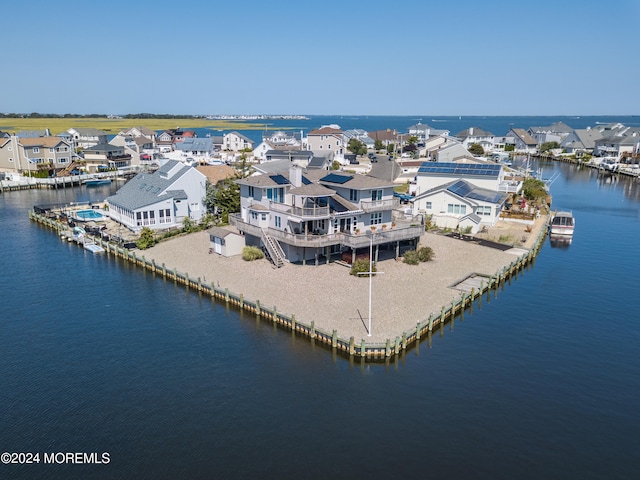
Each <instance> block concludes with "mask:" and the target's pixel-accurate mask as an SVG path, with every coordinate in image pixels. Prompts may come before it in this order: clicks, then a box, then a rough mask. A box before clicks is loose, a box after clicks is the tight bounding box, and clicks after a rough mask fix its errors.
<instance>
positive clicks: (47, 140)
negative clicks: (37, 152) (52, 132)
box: [19, 137, 68, 148]
mask: <svg viewBox="0 0 640 480" xmlns="http://www.w3.org/2000/svg"><path fill="white" fill-rule="evenodd" d="M19 143H20V145H22V146H23V147H49V148H53V147H55V146H57V145H59V144H61V143H64V144H65V145H68V144H67V142H66V141H65V140H64V139H62V138H60V137H27V138H21V139H20V140H19Z"/></svg>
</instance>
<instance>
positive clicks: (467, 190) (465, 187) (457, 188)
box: [414, 179, 509, 205]
mask: <svg viewBox="0 0 640 480" xmlns="http://www.w3.org/2000/svg"><path fill="white" fill-rule="evenodd" d="M444 190H446V191H447V192H449V193H450V194H452V195H456V196H457V197H460V198H464V199H465V200H466V201H468V202H469V203H472V204H474V205H478V202H479V201H480V202H486V203H493V204H495V205H502V204H503V203H504V202H506V201H507V198H509V194H508V193H505V192H497V191H495V190H490V189H488V188H482V187H477V186H475V185H473V184H472V183H469V182H467V181H466V180H462V179H460V180H453V181H451V182H449V183H445V184H444V185H438V186H437V187H434V188H431V189H429V190H427V191H425V192H422V193H421V194H420V195H418V196H416V197H415V198H414V201H415V200H419V199H422V198H425V197H430V196H431V195H433V194H434V193H438V192H441V191H444Z"/></svg>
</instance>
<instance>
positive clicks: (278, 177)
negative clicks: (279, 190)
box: [269, 175, 289, 185]
mask: <svg viewBox="0 0 640 480" xmlns="http://www.w3.org/2000/svg"><path fill="white" fill-rule="evenodd" d="M269 178H270V179H271V180H273V181H274V182H276V183H277V184H278V185H288V184H289V180H287V179H286V177H284V176H283V175H269Z"/></svg>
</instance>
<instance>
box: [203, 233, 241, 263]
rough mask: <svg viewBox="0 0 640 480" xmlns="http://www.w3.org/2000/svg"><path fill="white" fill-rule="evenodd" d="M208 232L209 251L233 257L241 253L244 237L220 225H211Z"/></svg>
mask: <svg viewBox="0 0 640 480" xmlns="http://www.w3.org/2000/svg"><path fill="white" fill-rule="evenodd" d="M207 233H208V234H209V253H215V254H218V255H222V256H223V257H233V256H234V255H240V254H242V249H243V248H244V247H245V243H244V237H243V236H242V235H239V234H237V233H235V232H232V231H231V230H228V229H226V228H220V227H211V228H210V229H209V230H207Z"/></svg>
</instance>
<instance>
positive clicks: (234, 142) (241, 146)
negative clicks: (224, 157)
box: [222, 132, 253, 152]
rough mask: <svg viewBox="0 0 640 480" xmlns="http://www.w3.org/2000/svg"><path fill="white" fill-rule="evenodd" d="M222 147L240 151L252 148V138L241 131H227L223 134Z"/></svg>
mask: <svg viewBox="0 0 640 480" xmlns="http://www.w3.org/2000/svg"><path fill="white" fill-rule="evenodd" d="M222 148H223V149H224V150H229V151H232V152H241V151H243V150H246V149H249V150H253V140H251V139H250V138H248V137H245V136H244V135H242V134H241V133H238V132H229V133H227V134H225V135H224V140H223V143H222Z"/></svg>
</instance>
